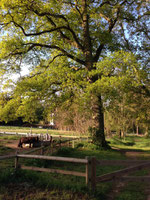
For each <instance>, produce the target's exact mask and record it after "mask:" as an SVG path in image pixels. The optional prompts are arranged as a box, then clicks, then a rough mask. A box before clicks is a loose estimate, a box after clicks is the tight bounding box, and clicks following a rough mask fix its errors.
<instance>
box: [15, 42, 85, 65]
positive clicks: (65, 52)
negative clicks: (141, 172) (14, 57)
mask: <svg viewBox="0 0 150 200" xmlns="http://www.w3.org/2000/svg"><path fill="white" fill-rule="evenodd" d="M24 45H25V46H27V45H30V47H29V48H28V49H27V52H29V51H30V50H32V49H33V48H34V47H44V48H48V49H56V50H58V51H61V52H62V53H63V54H64V56H67V57H68V58H71V59H72V60H75V61H76V62H78V63H80V64H82V65H85V61H83V60H81V59H79V58H77V57H75V56H74V55H71V54H70V53H68V52H67V51H65V50H64V49H62V48H61V47H58V46H56V45H47V44H41V43H26V44H24ZM18 53H19V54H21V53H20V52H18Z"/></svg>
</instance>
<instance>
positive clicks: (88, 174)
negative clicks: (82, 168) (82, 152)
mask: <svg viewBox="0 0 150 200" xmlns="http://www.w3.org/2000/svg"><path fill="white" fill-rule="evenodd" d="M85 159H87V164H86V177H85V178H86V185H87V186H88V187H89V182H90V163H91V161H90V158H89V157H88V156H86V157H85Z"/></svg>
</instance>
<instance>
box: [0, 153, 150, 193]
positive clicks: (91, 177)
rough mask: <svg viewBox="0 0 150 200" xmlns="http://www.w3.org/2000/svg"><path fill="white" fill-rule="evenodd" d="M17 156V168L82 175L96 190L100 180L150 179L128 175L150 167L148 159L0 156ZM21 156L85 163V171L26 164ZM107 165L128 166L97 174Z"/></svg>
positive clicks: (30, 157) (5, 157)
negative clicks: (21, 159) (99, 167)
mask: <svg viewBox="0 0 150 200" xmlns="http://www.w3.org/2000/svg"><path fill="white" fill-rule="evenodd" d="M10 158H15V168H16V170H17V169H18V168H21V169H25V170H33V171H40V172H49V173H60V174H66V175H73V176H80V177H85V183H86V184H87V186H88V187H90V188H92V189H93V190H96V185H97V184H98V183H100V182H107V181H111V180H117V179H119V180H121V181H124V180H130V181H131V180H134V181H136V180H143V181H150V176H126V175H127V174H128V173H130V172H135V171H137V170H141V169H143V168H147V167H148V168H149V167H150V161H147V160H97V159H96V158H95V157H92V158H90V157H86V158H85V159H79V158H68V157H56V156H43V155H27V154H16V155H10V156H0V160H4V159H10ZM20 158H24V159H40V160H53V161H59V162H69V163H78V164H83V165H85V171H84V172H79V171H68V170H62V169H50V168H39V167H35V166H24V165H21V164H20V162H19V159H20ZM99 165H100V166H105V165H107V166H108V165H110V166H112V165H116V166H119V165H120V166H128V167H126V168H124V169H121V170H117V171H114V172H111V173H107V174H103V175H100V176H97V174H96V169H97V167H98V166H99Z"/></svg>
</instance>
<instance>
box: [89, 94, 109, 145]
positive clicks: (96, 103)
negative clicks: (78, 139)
mask: <svg viewBox="0 0 150 200" xmlns="http://www.w3.org/2000/svg"><path fill="white" fill-rule="evenodd" d="M92 100H93V102H92V104H93V106H92V111H93V120H94V122H95V124H94V127H93V128H92V130H91V133H92V139H93V143H94V144H96V145H97V146H98V147H100V148H109V145H108V144H107V141H106V139H105V133H104V109H103V102H102V97H101V95H97V96H96V95H95V96H94V97H93V98H92Z"/></svg>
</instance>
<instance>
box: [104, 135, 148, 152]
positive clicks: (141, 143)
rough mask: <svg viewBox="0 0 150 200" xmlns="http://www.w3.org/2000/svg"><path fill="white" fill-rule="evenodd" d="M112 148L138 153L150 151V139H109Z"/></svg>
mask: <svg viewBox="0 0 150 200" xmlns="http://www.w3.org/2000/svg"><path fill="white" fill-rule="evenodd" d="M108 141H109V142H110V144H111V146H112V147H116V148H120V149H126V150H136V151H150V138H146V137H144V136H143V137H138V136H126V137H125V138H124V139H119V138H118V137H113V138H109V139H108Z"/></svg>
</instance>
